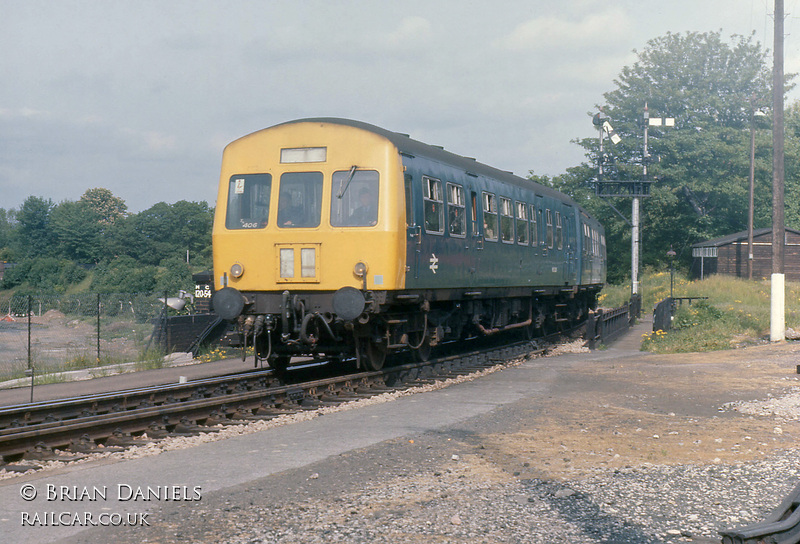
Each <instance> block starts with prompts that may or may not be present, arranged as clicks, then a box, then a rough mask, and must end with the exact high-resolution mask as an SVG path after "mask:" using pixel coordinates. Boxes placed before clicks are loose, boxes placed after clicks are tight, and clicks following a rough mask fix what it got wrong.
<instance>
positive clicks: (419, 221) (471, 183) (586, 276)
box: [403, 155, 604, 289]
mask: <svg viewBox="0 0 800 544" xmlns="http://www.w3.org/2000/svg"><path fill="white" fill-rule="evenodd" d="M403 165H404V167H405V182H406V199H407V201H408V202H407V204H406V206H407V214H408V218H407V225H408V232H407V244H408V246H407V248H408V253H407V264H408V267H407V268H408V269H407V272H406V284H405V285H406V288H407V289H439V288H478V287H530V288H534V289H536V288H541V287H549V288H563V287H572V286H579V285H588V284H597V283H602V282H603V280H604V277H603V278H601V277H598V276H599V275H596V274H591V271H592V270H593V269H594V267H593V266H592V265H591V263H590V262H589V261H590V258H589V255H588V252H587V251H584V246H585V243H586V241H585V239H584V237H583V236H582V233H583V230H584V228H583V223H584V222H589V221H591V222H592V226H593V228H594V229H595V230H597V229H598V227H599V225H597V224H596V223H595V222H594V221H593V220H591V219H590V218H589V217H588V215H587V214H586V213H585V212H583V211H582V210H580V208H579V207H578V206H577V205H576V204H575V203H574V202H573V201H572V200H571V199H569V198H568V197H566V196H565V195H562V194H560V193H557V192H556V191H553V190H552V189H550V188H547V187H544V186H541V185H537V184H535V183H533V182H529V181H527V180H520V181H521V182H523V183H509V182H508V181H504V180H499V179H496V178H494V177H490V176H487V175H484V174H477V173H474V172H471V171H469V170H465V169H461V168H458V167H457V166H453V165H451V164H447V163H443V162H441V161H437V160H432V159H428V158H426V157H421V156H418V155H415V156H410V155H404V156H403ZM426 178H427V179H426ZM428 179H433V180H434V182H436V181H438V182H439V183H440V186H441V188H442V189H443V191H442V195H441V205H442V206H443V207H444V212H445V213H444V222H445V228H443V229H441V232H437V231H436V230H435V229H433V230H431V229H429V228H426V222H425V219H426V217H425V214H426V208H425V205H426V202H425V196H426V195H425V187H426V183H429V182H428ZM448 185H457V186H459V187H461V188H462V191H463V194H464V212H465V214H466V232H465V233H464V234H463V235H459V234H456V235H454V234H451V232H449V229H448V228H447V226H448V219H449V218H448V213H447V212H448V209H447V208H448V207H450V204H451V203H450V196H451V195H450V194H449V190H448ZM485 194H489V195H492V196H493V197H494V198H495V201H496V202H497V203H500V202H501V200H503V199H505V200H506V204H507V205H508V204H510V206H511V212H512V213H513V214H514V217H513V218H511V220H510V223H511V236H510V239H508V238H509V236H506V239H505V240H504V239H503V238H502V234H500V233H499V232H498V234H497V235H496V236H495V238H494V239H493V238H492V237H490V236H487V232H486V228H485V226H484V207H485V206H484V205H483V199H484V195H485ZM428 204H429V205H430V203H428ZM518 206H524V208H525V211H526V212H527V214H528V216H527V218H526V220H522V221H520V220H518V218H517V217H516V215H517V212H518ZM534 212H535V214H536V221H535V225H534V224H533V222H532V221H531V218H532V216H533V214H534ZM548 213H549V216H550V222H551V227H550V228H551V232H550V238H551V239H552V242H548V225H547V216H548ZM497 216H498V221H499V222H500V223H502V222H503V221H504V219H503V218H502V210H501V209H498V213H497ZM557 217H558V219H559V220H560V229H558V227H557V225H556V224H555V221H556V218H557ZM505 221H509V218H506V219H505ZM526 225H527V226H526ZM506 226H508V223H506ZM518 227H522V228H527V229H529V230H528V233H527V235H526V236H524V238H526V239H525V240H524V243H522V241H521V240H520V239H519V238H518V236H519V230H520V229H519V228H518ZM500 230H502V227H499V228H498V231H500ZM559 230H560V235H559V234H558V231H559ZM506 232H507V233H508V231H506ZM534 238H535V241H534ZM559 238H560V243H559V242H558V240H559ZM582 276H583V277H582Z"/></svg>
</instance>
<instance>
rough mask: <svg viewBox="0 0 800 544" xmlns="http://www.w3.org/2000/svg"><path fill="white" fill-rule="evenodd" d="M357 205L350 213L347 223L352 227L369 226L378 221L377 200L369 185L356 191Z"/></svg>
mask: <svg viewBox="0 0 800 544" xmlns="http://www.w3.org/2000/svg"><path fill="white" fill-rule="evenodd" d="M358 201H359V206H358V208H356V209H355V210H353V213H351V214H350V219H349V221H348V223H349V224H350V225H352V226H354V227H371V226H373V225H375V224H377V222H378V202H377V198H375V195H374V194H373V193H372V191H371V190H370V189H369V187H362V188H361V190H360V191H359V192H358Z"/></svg>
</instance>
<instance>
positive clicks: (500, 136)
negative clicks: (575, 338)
mask: <svg viewBox="0 0 800 544" xmlns="http://www.w3.org/2000/svg"><path fill="white" fill-rule="evenodd" d="M772 11H773V0H669V1H664V0H659V1H650V0H616V1H608V0H602V1H594V0H592V1H590V0H491V1H474V0H448V1H444V0H419V1H417V0H399V1H391V2H389V1H384V0H319V1H316V0H258V1H230V2H226V1H221V0H214V1H212V0H192V1H164V0H158V1H142V0H137V1H135V2H132V1H106V0H94V1H90V0H86V1H65V0H56V1H53V0H47V1H40V0H0V14H1V15H0V17H1V18H0V47H1V48H2V52H3V53H2V55H0V74H1V75H2V83H1V84H0V208H18V207H19V206H20V204H21V203H22V202H23V201H24V200H25V199H26V198H27V197H28V196H30V195H35V196H41V197H45V198H51V199H52V200H53V201H55V202H60V201H62V200H77V199H79V198H80V196H81V195H82V194H83V193H84V192H85V191H86V190H87V189H89V188H92V187H105V188H108V189H110V190H111V191H112V192H113V193H114V194H115V195H117V196H119V197H121V198H123V199H124V200H125V202H126V203H127V204H128V207H129V209H130V210H131V211H133V212H138V211H141V210H143V209H146V208H149V207H150V206H152V205H153V204H155V203H157V202H161V201H164V202H168V203H173V202H176V201H178V200H190V201H207V202H208V203H209V204H211V205H212V206H213V205H215V199H216V190H217V182H218V179H219V167H220V159H221V154H222V149H223V147H224V146H225V145H226V144H227V143H229V142H230V141H232V140H234V139H236V138H238V137H240V136H243V135H245V134H248V133H251V132H254V131H256V130H259V129H262V128H265V127H268V126H271V125H274V124H277V123H281V122H284V121H288V120H291V119H297V118H302V117H316V116H325V117H328V116H330V117H346V118H351V119H357V120H360V121H365V122H368V123H372V124H375V125H378V126H381V127H384V128H387V129H390V130H394V131H398V132H404V133H407V134H410V135H411V137H412V138H415V139H417V140H421V141H423V142H426V143H430V144H436V145H442V146H444V147H445V148H446V149H448V150H450V151H453V152H455V153H459V154H463V155H468V156H471V157H476V158H477V159H478V160H479V161H481V162H484V163H487V164H489V165H492V166H495V167H498V168H501V169H503V170H512V171H514V172H515V173H517V174H518V175H523V176H524V175H527V173H528V171H529V170H533V171H534V172H535V173H537V174H547V175H558V174H561V173H563V172H564V171H565V170H566V168H568V167H570V166H575V165H577V164H580V163H581V162H582V161H583V160H584V156H583V151H582V149H581V148H579V147H578V146H577V145H576V144H574V143H572V140H573V139H575V138H581V137H586V136H592V135H593V134H595V132H594V130H593V129H592V124H591V119H590V117H589V115H588V113H589V112H594V111H595V110H594V106H595V105H596V104H599V103H602V101H603V97H602V95H603V93H604V92H607V91H610V90H613V89H614V87H615V86H614V79H615V78H616V77H617V76H618V75H619V73H620V71H621V69H622V67H623V66H626V65H630V64H632V63H633V62H634V61H635V59H636V56H635V54H634V53H633V50H634V49H638V50H642V49H644V47H645V45H646V43H647V41H648V40H650V39H652V38H655V37H658V36H662V35H664V34H666V33H667V32H680V33H682V32H685V31H700V32H706V31H717V30H722V32H723V36H724V37H725V38H726V39H727V38H728V37H729V36H730V35H731V34H745V35H748V34H750V33H751V32H755V35H756V38H757V39H758V40H759V41H760V42H761V43H762V44H766V47H767V48H768V49H770V50H771V49H772V24H773V23H772V17H771V13H772ZM786 13H787V19H786V33H787V41H786V71H787V72H790V71H798V70H800V23H798V17H800V0H786ZM791 98H792V99H794V98H797V97H796V96H793V97H791Z"/></svg>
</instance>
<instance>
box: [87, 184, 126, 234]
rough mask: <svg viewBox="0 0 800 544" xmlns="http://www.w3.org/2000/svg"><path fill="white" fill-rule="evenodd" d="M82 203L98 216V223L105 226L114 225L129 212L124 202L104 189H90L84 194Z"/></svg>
mask: <svg viewBox="0 0 800 544" xmlns="http://www.w3.org/2000/svg"><path fill="white" fill-rule="evenodd" d="M80 202H82V203H83V204H85V205H86V206H88V208H89V209H91V210H92V211H93V212H94V213H95V214H96V215H97V217H98V221H99V222H100V223H102V224H105V225H113V224H114V223H116V222H117V220H118V219H120V218H122V217H125V215H126V214H127V212H128V206H127V205H126V204H125V201H124V200H122V199H121V198H119V197H116V196H114V194H113V193H112V192H111V191H109V190H108V189H104V188H102V187H96V188H94V189H88V190H87V191H86V192H85V193H83V196H82V197H81V199H80Z"/></svg>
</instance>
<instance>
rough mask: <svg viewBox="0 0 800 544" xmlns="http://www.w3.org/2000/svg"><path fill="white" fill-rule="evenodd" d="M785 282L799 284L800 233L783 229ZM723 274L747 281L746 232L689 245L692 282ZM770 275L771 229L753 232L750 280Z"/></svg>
mask: <svg viewBox="0 0 800 544" xmlns="http://www.w3.org/2000/svg"><path fill="white" fill-rule="evenodd" d="M784 273H785V274H786V281H800V231H796V230H794V229H786V247H785V254H784ZM711 274H725V275H728V276H738V277H740V278H747V231H746V230H745V231H742V232H737V233H736V234H729V235H728V236H723V237H721V238H715V239H714V240H707V241H705V242H698V243H696V244H693V245H692V273H691V275H692V278H701V279H702V278H704V277H706V276H709V275H711ZM771 275H772V229H771V228H766V229H756V230H754V231H753V279H759V280H760V279H764V278H769V277H770V276H771Z"/></svg>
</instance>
